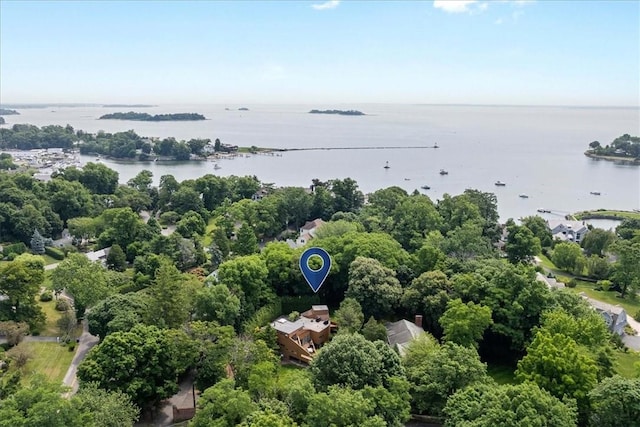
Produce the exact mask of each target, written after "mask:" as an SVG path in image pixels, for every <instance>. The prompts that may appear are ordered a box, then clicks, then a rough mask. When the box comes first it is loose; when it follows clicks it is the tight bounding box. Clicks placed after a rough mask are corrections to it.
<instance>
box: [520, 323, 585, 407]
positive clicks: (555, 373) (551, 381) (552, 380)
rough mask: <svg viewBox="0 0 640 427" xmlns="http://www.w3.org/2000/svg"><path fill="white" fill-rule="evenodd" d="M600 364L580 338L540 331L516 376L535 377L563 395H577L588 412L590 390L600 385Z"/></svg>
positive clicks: (550, 389)
mask: <svg viewBox="0 0 640 427" xmlns="http://www.w3.org/2000/svg"><path fill="white" fill-rule="evenodd" d="M597 373H598V367H597V365H596V363H595V362H594V361H593V360H592V359H591V358H590V357H589V356H587V355H585V354H584V352H582V351H581V350H580V348H579V347H578V345H577V344H576V342H575V341H574V340H573V339H571V338H570V337H567V336H566V335H563V334H552V333H550V332H547V331H545V330H541V331H539V332H538V333H537V334H536V335H535V337H534V339H533V342H532V343H531V344H530V345H529V346H528V347H527V355H526V356H525V357H524V358H522V360H520V362H518V370H517V371H516V377H517V378H518V379H519V380H521V381H532V382H535V383H536V384H538V385H539V386H540V387H541V388H544V389H545V390H547V391H549V393H551V394H552V395H554V396H556V397H557V398H559V399H563V398H573V399H576V401H577V402H578V409H579V410H580V412H581V413H582V414H584V413H585V412H586V410H587V407H588V397H587V394H588V393H589V391H590V390H591V389H592V388H593V387H594V386H595V385H596V382H597Z"/></svg>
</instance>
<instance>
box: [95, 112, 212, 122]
mask: <svg viewBox="0 0 640 427" xmlns="http://www.w3.org/2000/svg"><path fill="white" fill-rule="evenodd" d="M206 119H207V118H206V117H205V116H203V115H202V114H198V113H171V114H155V115H151V114H149V113H135V112H133V111H129V112H128V113H109V114H104V115H102V116H100V117H99V120H135V121H142V122H170V121H197V120H206Z"/></svg>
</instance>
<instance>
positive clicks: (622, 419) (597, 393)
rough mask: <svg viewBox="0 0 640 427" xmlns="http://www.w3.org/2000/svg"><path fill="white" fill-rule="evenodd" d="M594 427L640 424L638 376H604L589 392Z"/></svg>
mask: <svg viewBox="0 0 640 427" xmlns="http://www.w3.org/2000/svg"><path fill="white" fill-rule="evenodd" d="M589 398H590V400H591V416H590V424H589V425H591V426H594V427H596V426H597V427H615V426H630V427H631V426H634V427H637V426H640V378H636V379H627V378H622V377H620V376H615V377H611V378H605V379H604V380H602V382H600V383H599V384H598V385H597V386H596V387H595V388H594V389H593V390H591V391H590V392H589Z"/></svg>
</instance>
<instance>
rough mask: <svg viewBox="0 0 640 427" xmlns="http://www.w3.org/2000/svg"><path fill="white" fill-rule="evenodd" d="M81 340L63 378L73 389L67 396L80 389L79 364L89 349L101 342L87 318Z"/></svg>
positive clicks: (83, 323)
mask: <svg viewBox="0 0 640 427" xmlns="http://www.w3.org/2000/svg"><path fill="white" fill-rule="evenodd" d="M79 340H80V341H79V343H78V347H77V348H76V354H75V355H74V356H73V360H72V361H71V365H70V366H69V369H68V370H67V374H66V375H65V376H64V379H63V380H62V382H63V384H64V385H65V386H67V387H70V388H71V390H70V391H69V392H68V393H66V395H65V396H66V397H70V396H73V395H74V394H75V393H76V392H77V391H78V378H77V377H76V372H77V370H78V365H80V363H81V362H82V361H83V360H84V358H85V357H86V356H87V353H88V352H89V350H91V348H92V347H93V346H94V345H96V344H98V342H99V339H98V337H94V336H93V335H91V334H90V333H89V327H88V324H87V321H86V319H85V320H83V322H82V335H80V338H79Z"/></svg>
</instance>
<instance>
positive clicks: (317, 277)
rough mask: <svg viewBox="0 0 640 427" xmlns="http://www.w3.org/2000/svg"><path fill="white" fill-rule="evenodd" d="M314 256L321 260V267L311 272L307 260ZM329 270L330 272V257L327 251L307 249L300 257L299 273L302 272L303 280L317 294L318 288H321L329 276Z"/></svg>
mask: <svg viewBox="0 0 640 427" xmlns="http://www.w3.org/2000/svg"><path fill="white" fill-rule="evenodd" d="M315 255H317V256H319V257H320V258H321V259H322V267H320V268H319V269H317V270H312V269H311V267H309V258H311V257H312V256H315ZM329 270H331V257H330V256H329V254H328V253H327V251H325V250H324V249H322V248H309V249H307V250H306V251H304V252H303V253H302V255H301V256H300V271H302V275H303V276H304V279H305V280H306V281H307V283H308V284H309V286H311V289H313V292H318V289H320V286H322V284H323V283H324V281H325V279H326V278H327V276H328V275H329Z"/></svg>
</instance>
